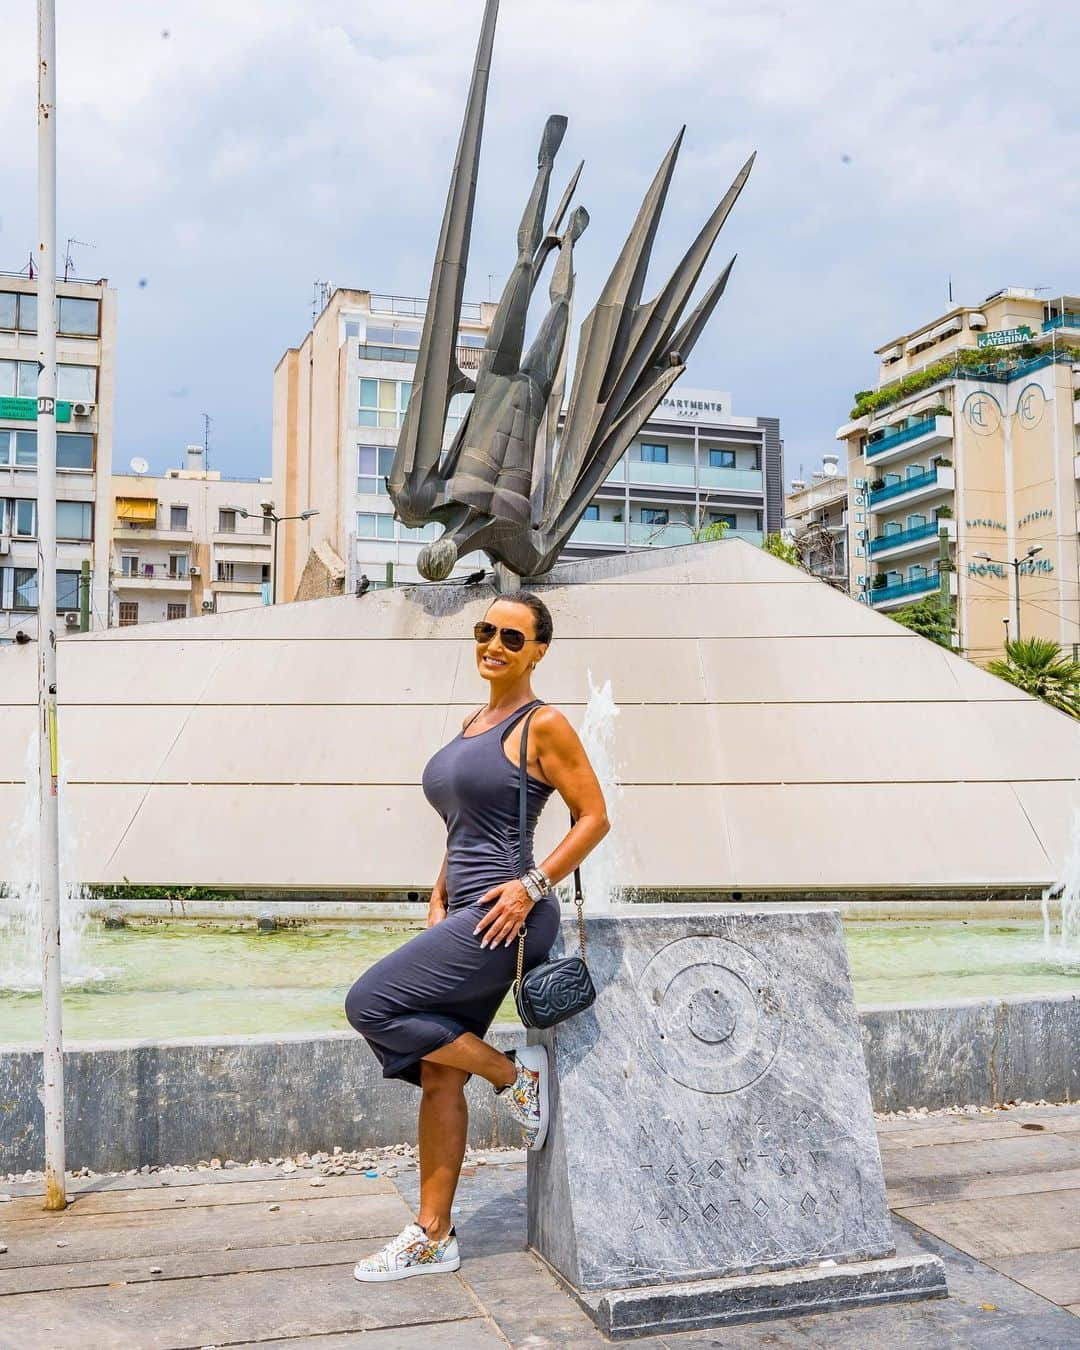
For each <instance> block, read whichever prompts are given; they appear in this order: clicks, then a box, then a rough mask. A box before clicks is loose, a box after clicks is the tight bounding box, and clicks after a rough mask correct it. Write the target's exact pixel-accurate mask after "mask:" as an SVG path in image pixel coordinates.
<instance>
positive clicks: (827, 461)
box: [784, 453, 848, 591]
mask: <svg viewBox="0 0 1080 1350" xmlns="http://www.w3.org/2000/svg"><path fill="white" fill-rule="evenodd" d="M844 467H845V468H846V465H845V466H844ZM784 523H785V525H786V527H787V529H788V531H789V532H790V534H791V537H792V539H793V540H794V541H795V543H796V544H797V546H798V548H799V552H800V553H801V554H802V556H803V559H804V562H805V565H806V566H807V567H808V568H809V570H810V571H811V572H813V573H814V575H815V576H819V577H821V578H822V580H824V581H827V582H829V584H830V585H832V586H836V587H838V588H840V589H842V590H845V591H846V590H847V589H848V558H847V535H848V483H847V478H846V477H845V475H844V472H843V470H842V469H841V467H840V456H839V455H837V454H832V453H830V454H827V455H822V457H821V468H820V469H815V470H814V472H813V474H812V475H811V477H810V479H809V481H806V480H804V479H800V478H796V479H794V480H793V481H792V484H791V489H790V491H789V492H788V493H787V495H786V496H785V498H784Z"/></svg>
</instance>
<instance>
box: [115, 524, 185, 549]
mask: <svg viewBox="0 0 1080 1350" xmlns="http://www.w3.org/2000/svg"><path fill="white" fill-rule="evenodd" d="M116 534H117V537H118V538H119V539H121V540H122V542H124V543H125V544H130V543H131V541H132V540H135V539H152V540H154V541H155V542H156V543H159V544H190V543H191V530H190V529H186V530H170V529H167V528H164V527H162V528H161V529H159V528H158V527H157V526H156V525H140V524H138V523H137V522H136V521H133V520H118V521H117V522H116Z"/></svg>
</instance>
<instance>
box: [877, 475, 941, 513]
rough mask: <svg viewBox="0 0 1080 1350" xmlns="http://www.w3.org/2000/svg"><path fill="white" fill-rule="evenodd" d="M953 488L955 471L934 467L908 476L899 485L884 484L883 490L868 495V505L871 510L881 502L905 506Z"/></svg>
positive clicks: (879, 489)
mask: <svg viewBox="0 0 1080 1350" xmlns="http://www.w3.org/2000/svg"><path fill="white" fill-rule="evenodd" d="M955 487H956V472H955V470H953V469H951V468H948V467H946V466H943V465H935V467H934V468H932V469H928V470H926V471H925V472H924V473H913V474H909V475H908V477H906V478H903V479H901V481H900V482H899V483H886V485H885V486H884V487H883V488H878V489H877V491H876V492H871V493H870V497H869V504H870V506H871V508H874V507H876V506H879V505H880V504H881V503H882V502H895V503H896V504H897V505H900V504H901V503H903V504H904V505H905V506H906V505H908V504H909V503H911V502H916V501H920V500H921V499H922V498H924V497H936V496H938V495H939V494H940V493H944V492H952V491H953V490H954V489H955Z"/></svg>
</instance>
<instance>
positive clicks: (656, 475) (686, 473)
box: [604, 459, 764, 496]
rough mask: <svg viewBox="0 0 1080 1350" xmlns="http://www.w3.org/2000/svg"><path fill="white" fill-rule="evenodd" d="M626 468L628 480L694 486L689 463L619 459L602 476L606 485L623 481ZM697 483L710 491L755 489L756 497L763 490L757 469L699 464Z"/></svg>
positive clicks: (653, 483) (682, 486) (657, 485)
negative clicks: (605, 475) (609, 470)
mask: <svg viewBox="0 0 1080 1350" xmlns="http://www.w3.org/2000/svg"><path fill="white" fill-rule="evenodd" d="M628 469H629V473H630V482H631V484H634V483H645V484H648V485H649V486H650V487H678V488H687V489H689V490H692V489H693V487H694V466H693V465H692V464H654V463H653V462H652V461H649V460H641V459H630V460H628V459H622V460H620V461H619V463H618V464H616V466H615V468H614V469H612V471H611V473H609V474H608V476H607V478H605V479H604V482H605V483H606V484H611V483H615V484H620V485H621V484H623V483H625V482H626V474H627V470H628ZM698 482H699V486H700V487H701V488H702V489H705V488H707V489H709V491H711V492H715V491H720V492H755V493H757V494H758V495H759V496H760V495H761V494H762V492H763V491H764V489H763V487H762V479H761V470H760V469H714V468H712V467H711V466H710V465H707V464H703V465H701V467H700V470H699V479H698Z"/></svg>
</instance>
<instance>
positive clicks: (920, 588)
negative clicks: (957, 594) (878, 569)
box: [870, 572, 941, 605]
mask: <svg viewBox="0 0 1080 1350" xmlns="http://www.w3.org/2000/svg"><path fill="white" fill-rule="evenodd" d="M940 586H941V578H940V577H939V575H938V574H937V572H929V573H927V575H926V576H925V577H913V578H912V579H911V580H910V581H898V582H897V583H896V584H895V585H893V586H877V587H875V588H874V589H873V590H871V592H870V603H871V604H873V605H881V604H884V603H885V601H886V600H898V599H900V597H901V596H905V595H923V594H925V592H927V591H936V590H938V589H939V588H940Z"/></svg>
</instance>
